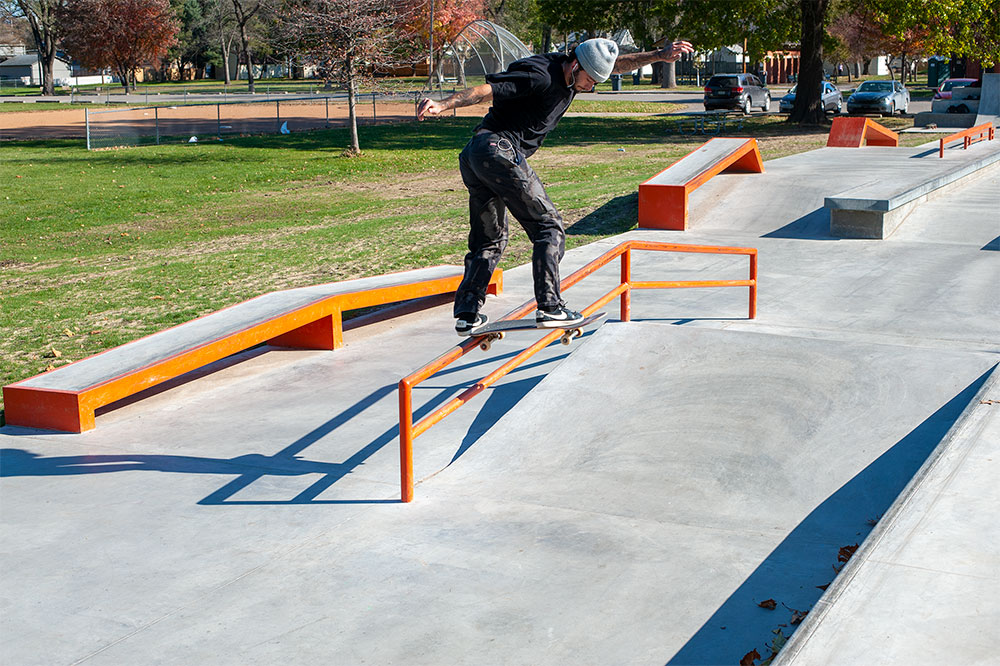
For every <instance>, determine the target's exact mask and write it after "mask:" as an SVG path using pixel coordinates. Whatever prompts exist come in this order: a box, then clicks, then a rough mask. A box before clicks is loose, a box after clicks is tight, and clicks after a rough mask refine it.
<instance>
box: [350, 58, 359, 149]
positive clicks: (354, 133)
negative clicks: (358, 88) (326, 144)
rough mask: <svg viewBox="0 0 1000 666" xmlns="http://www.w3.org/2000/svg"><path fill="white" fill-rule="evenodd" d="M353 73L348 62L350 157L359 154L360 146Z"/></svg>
mask: <svg viewBox="0 0 1000 666" xmlns="http://www.w3.org/2000/svg"><path fill="white" fill-rule="evenodd" d="M354 88H355V82H354V73H353V72H352V71H351V64H350V61H348V69H347V119H348V120H347V124H348V125H349V126H350V128H351V146H350V148H348V149H347V152H348V154H350V155H360V154H361V144H360V143H359V142H358V115H357V110H356V107H357V96H356V93H355V89H354Z"/></svg>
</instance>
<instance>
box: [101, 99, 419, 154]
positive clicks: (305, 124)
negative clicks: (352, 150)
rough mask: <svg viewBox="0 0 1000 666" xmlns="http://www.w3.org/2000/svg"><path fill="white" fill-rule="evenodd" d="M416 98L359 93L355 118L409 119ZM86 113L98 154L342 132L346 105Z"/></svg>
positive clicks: (313, 102) (224, 105) (326, 102)
mask: <svg viewBox="0 0 1000 666" xmlns="http://www.w3.org/2000/svg"><path fill="white" fill-rule="evenodd" d="M419 98H420V93H418V92H404V93H365V94H363V95H362V94H359V95H358V96H357V97H356V106H355V115H356V116H357V118H358V122H359V123H361V124H374V123H386V122H403V121H408V120H413V118H414V116H415V107H416V104H417V102H418V100H419ZM85 113H86V137H87V149H88V150H100V149H103V148H118V147H127V146H143V145H155V144H160V143H168V142H169V143H178V142H189V143H193V142H197V141H205V140H209V141H221V140H222V139H223V138H224V137H225V136H226V135H247V134H288V133H291V132H299V131H304V130H311V129H323V128H328V127H342V126H345V125H346V124H347V122H348V100H347V95H346V94H342V95H331V96H323V97H316V96H308V97H282V98H280V99H272V100H270V101H258V100H248V101H231V102H215V103H211V102H210V103H196V104H170V105H159V106H144V107H129V108H118V109H106V110H92V109H86V110H85Z"/></svg>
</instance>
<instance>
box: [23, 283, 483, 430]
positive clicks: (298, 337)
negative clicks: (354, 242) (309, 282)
mask: <svg viewBox="0 0 1000 666" xmlns="http://www.w3.org/2000/svg"><path fill="white" fill-rule="evenodd" d="M463 272H464V271H463V269H462V268H460V267H457V266H433V267H430V268H421V269H417V270H412V271H404V272H401V273H393V274H390V275H381V276H376V277H370V278H362V279H359V280H347V281H344V282H334V283H329V284H322V285H316V286H312V287H301V288H298V289H287V290H284V291H276V292H272V293H270V294H264V295H263V296H258V297H257V298H253V299H251V300H249V301H245V302H243V303H239V304H237V305H234V306H232V307H229V308H225V309H223V310H219V311H218V312H213V313H211V314H209V315H206V316H204V317H200V318H198V319H194V320H192V321H189V322H185V323H183V324H180V325H179V326H175V327H173V328H170V329H167V330H165V331H160V332H159V333H154V334H153V335H150V336H147V337H145V338H142V339H140V340H135V341H134V342H129V343H127V344H124V345H121V346H118V347H114V348H112V349H109V350H107V351H105V352H102V353H100V354H96V355H94V356H91V357H88V358H85V359H83V360H80V361H77V362H76V363H71V364H69V365H67V366H63V367H61V368H58V369H56V370H52V371H50V372H46V373H43V374H40V375H37V376H35V377H31V378H29V379H26V380H23V381H20V382H16V383H14V384H11V385H9V386H5V387H4V388H3V395H4V403H5V404H4V406H5V417H6V421H7V423H8V424H10V425H19V426H25V427H29V428H43V429H48V430H59V431H63V432H82V431H84V430H89V429H91V428H93V427H94V410H95V409H97V408H98V407H102V406H104V405H107V404H110V403H112V402H115V401H117V400H121V399H122V398H125V397H128V396H130V395H134V394H136V393H139V392H140V391H142V390H144V389H147V388H149V387H151V386H155V385H157V384H160V383H162V382H164V381H167V380H169V379H173V378H174V377H178V376H180V375H182V374H184V373H186V372H190V371H191V370H195V369H197V368H201V367H203V366H205V365H208V364H209V363H213V362H215V361H218V360H219V359H222V358H225V357H227V356H229V355H231V354H235V353H237V352H240V351H243V350H245V349H249V348H251V347H254V346H256V345H258V344H261V343H265V342H266V343H268V344H271V345H274V346H278V347H291V348H299V349H330V350H332V349H337V348H339V347H341V346H342V345H343V323H342V315H343V312H344V311H348V310H357V309H359V308H365V307H371V306H375V305H385V304H389V303H398V302H401V301H406V300H410V299H414V298H423V297H426V296H434V295H438V294H444V293H450V292H454V291H455V290H456V289H457V288H458V285H459V283H460V282H461V280H462V276H463ZM502 289H503V273H502V272H501V271H500V270H497V271H496V272H494V274H493V277H492V279H491V281H490V286H489V291H490V293H494V294H499V293H500V292H501V291H502Z"/></svg>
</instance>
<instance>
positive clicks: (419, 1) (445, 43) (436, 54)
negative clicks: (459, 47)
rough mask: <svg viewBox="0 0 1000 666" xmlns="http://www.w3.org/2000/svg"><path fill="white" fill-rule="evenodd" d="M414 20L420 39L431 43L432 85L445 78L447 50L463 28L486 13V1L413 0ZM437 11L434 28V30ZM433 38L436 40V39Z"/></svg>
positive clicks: (413, 28)
mask: <svg viewBox="0 0 1000 666" xmlns="http://www.w3.org/2000/svg"><path fill="white" fill-rule="evenodd" d="M410 4H411V7H412V8H411V10H410V13H411V15H412V19H411V21H410V23H409V25H408V26H407V28H408V30H409V32H411V33H412V34H413V35H414V36H415V37H416V38H417V39H420V40H422V41H423V43H425V44H428V45H429V46H430V47H431V48H430V54H431V58H432V59H433V61H434V62H433V66H434V71H433V72H432V73H431V77H430V79H429V83H430V85H433V84H434V83H437V82H440V81H441V63H442V60H443V59H444V57H443V56H444V52H445V50H446V49H447V48H448V47H449V46H451V44H452V43H453V42H454V41H455V38H456V37H458V34H459V33H460V32H461V31H462V28H464V27H465V26H467V25H469V24H470V23H472V22H473V21H475V20H476V19H481V18H483V16H484V15H485V13H486V0H410ZM432 14H433V17H434V18H433V24H434V30H433V32H432V31H431V28H430V26H431V16H432ZM432 39H433V41H432Z"/></svg>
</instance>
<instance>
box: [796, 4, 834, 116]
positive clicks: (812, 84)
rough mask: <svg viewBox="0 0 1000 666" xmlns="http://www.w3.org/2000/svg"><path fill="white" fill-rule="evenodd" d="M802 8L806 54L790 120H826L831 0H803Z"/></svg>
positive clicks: (800, 70)
mask: <svg viewBox="0 0 1000 666" xmlns="http://www.w3.org/2000/svg"><path fill="white" fill-rule="evenodd" d="M800 6H801V8H802V54H801V60H800V65H799V77H798V93H797V94H796V95H795V106H794V107H792V112H791V114H789V116H788V122H792V123H799V124H800V125H819V124H821V123H823V122H824V121H825V120H826V112H825V111H824V110H823V98H822V83H823V32H824V31H823V24H824V23H825V22H826V11H827V7H828V6H829V0H800Z"/></svg>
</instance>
